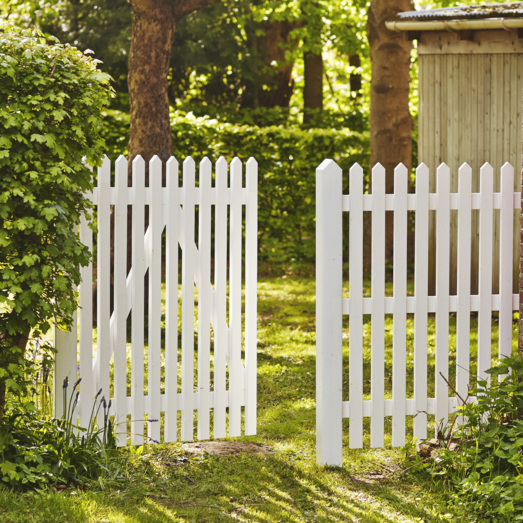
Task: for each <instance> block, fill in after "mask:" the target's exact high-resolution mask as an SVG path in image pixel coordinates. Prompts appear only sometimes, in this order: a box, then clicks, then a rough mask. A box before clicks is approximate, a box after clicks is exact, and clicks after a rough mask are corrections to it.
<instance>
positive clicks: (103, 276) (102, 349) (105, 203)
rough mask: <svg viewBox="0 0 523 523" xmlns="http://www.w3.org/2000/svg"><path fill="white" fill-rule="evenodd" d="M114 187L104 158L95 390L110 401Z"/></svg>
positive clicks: (100, 180) (100, 188)
mask: <svg viewBox="0 0 523 523" xmlns="http://www.w3.org/2000/svg"><path fill="white" fill-rule="evenodd" d="M110 187H111V162H110V161H109V158H107V157H105V158H104V160H103V163H102V166H101V167H99V168H98V223H105V224H107V225H106V226H105V227H98V235H97V240H96V249H97V269H96V283H97V286H96V297H97V307H96V312H97V318H96V327H97V343H96V345H97V348H96V360H95V389H101V391H102V396H103V397H105V398H106V401H108V399H109V393H110V390H109V363H110V359H111V351H110V350H106V348H108V346H109V345H110V344H111V330H110V323H109V322H110V314H111V311H110V298H111V296H110V291H111V279H110V276H111V228H110V223H111V221H110V220H111V206H110V203H109V191H110ZM99 413H100V414H99V416H98V425H99V426H103V409H100V411H99Z"/></svg>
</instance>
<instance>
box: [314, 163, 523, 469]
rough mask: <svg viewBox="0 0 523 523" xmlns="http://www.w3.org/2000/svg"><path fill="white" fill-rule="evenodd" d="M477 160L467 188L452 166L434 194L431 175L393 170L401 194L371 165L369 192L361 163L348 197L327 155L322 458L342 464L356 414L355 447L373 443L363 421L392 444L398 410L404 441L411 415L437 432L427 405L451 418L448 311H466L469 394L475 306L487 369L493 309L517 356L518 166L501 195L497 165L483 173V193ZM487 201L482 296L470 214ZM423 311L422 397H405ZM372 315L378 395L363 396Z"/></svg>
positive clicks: (461, 330)
mask: <svg viewBox="0 0 523 523" xmlns="http://www.w3.org/2000/svg"><path fill="white" fill-rule="evenodd" d="M471 177H472V172H471V168H470V167H469V166H468V165H467V164H463V165H462V167H461V168H460V170H459V189H458V193H450V171H449V168H448V167H447V166H446V165H445V164H442V165H441V166H440V167H439V168H438V171H437V192H436V193H429V172H428V168H427V166H425V165H424V164H421V165H420V166H419V167H418V168H417V170H416V190H415V194H409V193H408V181H409V173H408V171H407V169H406V167H405V166H403V165H399V166H398V167H397V168H396V169H395V172H394V194H385V170H384V168H383V166H381V165H380V164H378V165H376V166H375V167H374V168H373V169H372V194H364V192H363V170H362V168H361V167H360V166H359V165H357V164H356V165H354V166H353V167H352V168H351V170H350V179H349V183H350V194H348V195H343V194H342V171H341V169H340V167H338V165H336V163H335V162H333V161H332V160H325V161H324V162H323V163H322V164H321V165H320V166H319V167H318V169H317V171H316V285H317V287H316V365H317V374H316V380H317V389H316V390H317V400H316V409H317V410H316V413H317V414H316V415H317V418H316V437H317V443H316V448H317V461H318V463H320V464H327V465H338V466H341V465H342V419H343V418H349V419H350V421H349V446H350V447H351V448H360V447H362V445H363V418H364V417H370V431H371V432H370V444H371V446H372V447H382V446H383V445H384V421H385V417H386V416H392V445H393V446H403V445H404V444H405V437H406V416H413V415H416V416H415V418H414V421H413V430H414V437H417V438H420V439H423V438H426V436H427V413H428V414H434V415H435V419H436V421H437V422H439V421H440V420H446V419H447V417H448V415H449V413H450V412H451V411H452V410H453V409H454V407H456V406H457V404H458V402H457V399H456V398H453V397H449V391H448V386H447V384H446V383H445V381H444V380H443V378H442V377H441V375H440V373H441V374H443V375H444V376H446V377H447V378H448V376H449V313H452V312H455V313H457V314H456V390H457V392H458V393H459V394H460V395H461V396H462V397H466V396H467V390H468V383H469V372H468V369H469V365H470V334H471V328H470V319H471V312H477V313H478V352H477V353H478V356H477V369H478V376H479V377H482V378H485V377H486V375H485V370H487V369H488V368H489V367H490V366H491V343H492V312H493V311H499V356H500V357H501V356H502V355H510V354H511V353H512V313H513V311H515V310H518V295H517V294H513V293H512V283H513V282H512V273H513V271H512V263H513V261H512V260H513V220H514V210H515V209H516V210H519V209H520V206H521V195H520V194H519V193H515V192H514V169H513V168H512V167H511V165H509V164H508V163H505V164H504V165H503V167H502V168H501V181H500V184H501V185H500V186H501V191H500V192H499V193H494V192H493V169H492V167H491V166H490V165H488V164H485V165H483V167H482V168H481V172H480V185H481V187H480V192H479V193H472V192H471ZM454 209H455V210H457V214H458V267H457V294H456V295H453V296H451V295H449V266H450V263H449V255H450V251H449V226H450V213H451V210H454ZM473 209H479V216H480V218H479V221H480V227H479V235H480V238H479V253H478V255H479V294H477V295H471V292H470V279H471V272H470V270H471V215H472V210H473ZM494 209H499V210H500V211H499V212H500V281H499V289H500V290H499V294H496V295H493V294H492V237H493V226H492V223H493V212H494ZM429 210H434V211H436V224H437V226H436V228H437V231H436V268H437V269H436V270H437V276H436V295H435V296H428V236H429ZM368 211H370V212H371V213H372V230H371V234H372V239H371V241H372V244H371V245H372V255H371V257H372V260H371V265H372V271H371V272H372V274H371V297H364V296H363V240H364V235H363V231H364V229H363V216H364V212H368ZM386 211H393V212H394V238H393V242H394V245H393V247H394V268H393V296H392V297H390V296H389V297H387V296H386V295H385V212H386ZM408 211H415V269H414V273H415V277H414V296H408V295H407V229H408ZM343 212H349V224H350V225H349V231H348V232H349V252H350V254H349V286H350V287H349V297H348V298H344V297H343V295H342V284H343V280H342V242H343V230H342V214H343ZM409 313H414V383H413V390H414V394H413V397H412V398H408V397H407V394H406V380H407V373H406V353H407V332H406V323H407V314H409ZM429 313H435V336H436V339H435V397H434V398H428V397H427V349H428V339H427V337H428V333H427V318H428V314H429ZM385 314H392V315H393V343H392V399H385V394H384V392H385V391H384V389H385V387H384V383H385V374H384V371H385ZM343 315H348V316H349V371H348V372H349V391H348V392H349V401H343V396H342V395H343V387H342V384H343V372H344V369H343V360H342V316H343ZM363 315H370V316H371V399H363Z"/></svg>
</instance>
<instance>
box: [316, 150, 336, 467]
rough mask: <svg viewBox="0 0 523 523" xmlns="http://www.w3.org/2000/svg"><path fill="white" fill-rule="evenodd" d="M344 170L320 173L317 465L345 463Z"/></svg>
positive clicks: (328, 165) (325, 168) (331, 165)
mask: <svg viewBox="0 0 523 523" xmlns="http://www.w3.org/2000/svg"><path fill="white" fill-rule="evenodd" d="M342 213H343V192H342V170H341V168H340V167H339V166H338V165H336V163H335V162H334V161H332V160H324V161H323V162H322V164H321V165H320V166H319V167H318V168H317V169H316V462H317V463H318V464H319V465H334V466H341V465H342V377H343V374H342V360H343V358H342V284H343V278H342V268H343V264H342V261H343V260H342V246H343V231H342V215H343V214H342Z"/></svg>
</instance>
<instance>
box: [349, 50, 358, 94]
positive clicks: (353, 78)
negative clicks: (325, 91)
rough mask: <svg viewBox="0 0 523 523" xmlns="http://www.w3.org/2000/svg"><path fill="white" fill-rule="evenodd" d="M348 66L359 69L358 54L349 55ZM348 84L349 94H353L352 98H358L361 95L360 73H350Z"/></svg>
mask: <svg viewBox="0 0 523 523" xmlns="http://www.w3.org/2000/svg"><path fill="white" fill-rule="evenodd" d="M349 65H350V66H351V67H355V68H357V69H358V68H360V67H361V58H360V55H359V54H358V53H356V54H350V55H349ZM349 84H350V92H351V94H352V93H354V96H359V95H360V94H361V73H355V72H352V73H351V74H350V78H349Z"/></svg>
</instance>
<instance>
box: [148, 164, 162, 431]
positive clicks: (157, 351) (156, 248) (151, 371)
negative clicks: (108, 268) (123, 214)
mask: <svg viewBox="0 0 523 523" xmlns="http://www.w3.org/2000/svg"><path fill="white" fill-rule="evenodd" d="M149 186H150V187H151V196H152V201H151V204H150V205H149V230H150V234H151V251H150V252H149V260H150V262H149V332H148V339H147V341H148V345H149V351H148V372H147V389H148V391H149V397H150V398H151V405H150V409H149V411H148V418H149V419H154V420H158V421H156V422H151V423H149V424H148V425H147V427H148V429H147V434H148V436H149V438H151V439H152V440H154V441H160V394H161V388H160V380H161V370H162V232H163V223H162V205H161V190H162V161H161V160H160V158H159V157H158V156H153V158H152V159H151V161H150V162H149Z"/></svg>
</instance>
